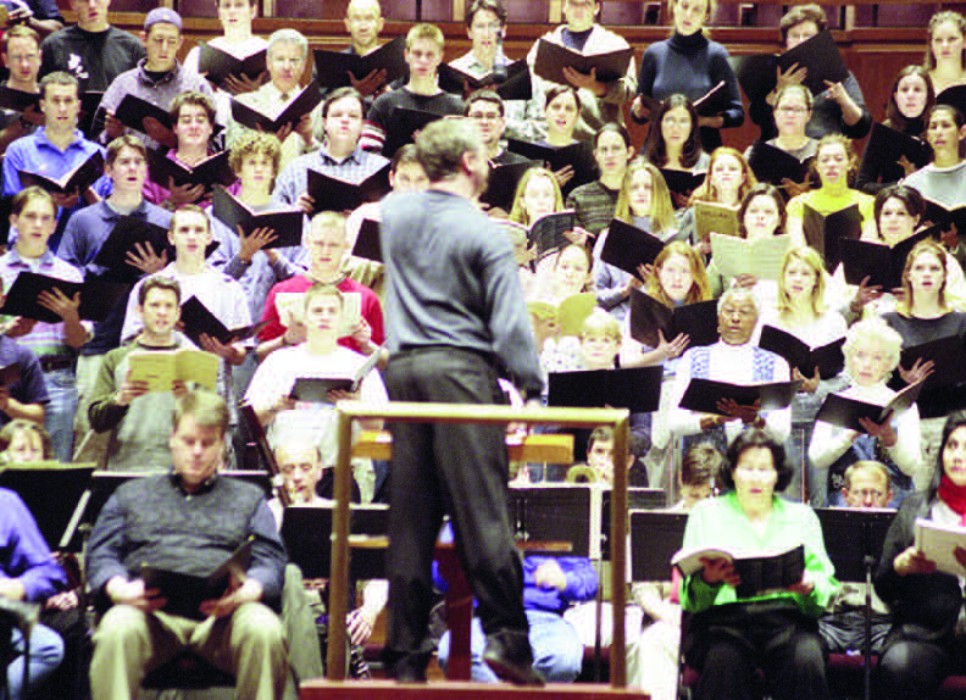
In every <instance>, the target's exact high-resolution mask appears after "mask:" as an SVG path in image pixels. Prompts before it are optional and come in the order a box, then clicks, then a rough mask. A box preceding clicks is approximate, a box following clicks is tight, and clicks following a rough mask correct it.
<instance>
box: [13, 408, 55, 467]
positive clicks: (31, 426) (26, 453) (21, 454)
mask: <svg viewBox="0 0 966 700" xmlns="http://www.w3.org/2000/svg"><path fill="white" fill-rule="evenodd" d="M54 458H55V456H54V441H53V440H52V439H51V437H50V433H48V432H47V431H46V430H45V429H44V426H42V425H41V424H40V423H36V422H34V421H32V420H26V419H24V418H15V419H14V420H12V421H10V422H9V423H7V424H6V425H5V426H3V428H0V464H21V463H23V462H43V461H46V460H50V459H54Z"/></svg>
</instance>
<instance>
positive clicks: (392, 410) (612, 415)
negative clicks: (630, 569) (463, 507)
mask: <svg viewBox="0 0 966 700" xmlns="http://www.w3.org/2000/svg"><path fill="white" fill-rule="evenodd" d="M336 412H337V418H338V436H339V455H338V460H337V461H336V465H335V486H334V489H333V497H334V499H335V502H336V506H335V510H334V511H333V513H332V559H331V561H332V571H331V575H330V581H329V586H330V589H329V605H330V606H331V609H330V610H329V625H330V627H329V644H328V650H327V655H326V677H327V678H328V679H329V680H330V681H340V680H344V679H345V669H346V663H345V655H346V629H345V617H346V614H347V613H348V593H349V589H348V586H349V578H348V574H349V500H350V493H351V480H352V467H351V459H352V457H353V456H354V454H355V452H354V449H355V445H354V444H353V440H352V424H353V423H354V422H355V421H357V420H365V419H379V420H386V421H389V422H397V423H398V422H410V423H468V424H472V423H479V424H488V425H492V424H509V423H523V424H527V425H558V426H561V427H565V428H596V427H598V426H609V427H612V428H613V430H614V456H615V459H614V480H613V495H612V497H611V498H612V506H611V540H612V541H613V542H626V541H627V462H626V460H625V459H623V458H617V456H618V455H626V454H627V448H628V436H629V432H628V431H629V425H630V418H629V413H628V411H627V410H626V409H604V408H525V409H520V408H510V407H507V406H489V405H467V404H436V403H405V402H392V403H388V404H383V405H370V404H363V403H360V402H356V401H340V402H339V403H338V404H337V405H336ZM373 442H374V441H373V440H372V439H367V440H362V441H359V442H357V443H356V444H357V445H361V446H362V448H363V449H370V447H371V445H372V444H373ZM375 442H376V443H378V442H379V440H376V441H375ZM382 442H383V444H385V442H386V441H385V439H382ZM526 443H527V441H526V440H525V441H524V442H523V443H522V444H524V445H526ZM390 444H391V443H390ZM380 449H381V448H380ZM360 454H361V452H360ZM390 546H391V543H390ZM626 557H627V549H626V547H613V548H612V551H611V603H612V605H613V610H614V614H613V630H612V633H611V634H612V637H611V639H612V643H611V655H610V681H611V685H612V686H613V687H615V688H623V687H625V686H626V685H627V672H626V665H625V659H624V641H625V640H624V604H625V602H626V595H625V594H626V591H625V583H624V582H625V580H626V577H625V571H626V565H627V562H626Z"/></svg>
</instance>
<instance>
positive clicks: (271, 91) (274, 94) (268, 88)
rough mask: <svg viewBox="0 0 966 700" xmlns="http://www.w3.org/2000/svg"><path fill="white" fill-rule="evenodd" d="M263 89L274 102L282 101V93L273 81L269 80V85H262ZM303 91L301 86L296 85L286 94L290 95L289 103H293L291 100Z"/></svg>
mask: <svg viewBox="0 0 966 700" xmlns="http://www.w3.org/2000/svg"><path fill="white" fill-rule="evenodd" d="M261 89H262V90H264V91H265V94H266V95H268V97H269V99H271V100H273V101H280V100H281V98H282V91H281V90H279V89H278V86H277V85H275V83H273V82H272V81H271V80H269V81H268V82H267V83H265V84H264V85H262V88H261ZM301 91H302V87H301V86H300V85H296V86H295V87H294V88H292V89H291V91H289V92H288V93H286V94H287V95H288V99H289V101H291V99H292V98H293V97H295V96H296V95H297V94H299V93H300V92H301Z"/></svg>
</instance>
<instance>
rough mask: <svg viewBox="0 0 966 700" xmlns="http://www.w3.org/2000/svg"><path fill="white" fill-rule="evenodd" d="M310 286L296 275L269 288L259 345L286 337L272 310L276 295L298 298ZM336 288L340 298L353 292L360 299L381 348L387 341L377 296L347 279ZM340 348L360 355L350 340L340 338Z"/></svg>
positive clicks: (357, 347) (357, 346)
mask: <svg viewBox="0 0 966 700" xmlns="http://www.w3.org/2000/svg"><path fill="white" fill-rule="evenodd" d="M313 284H315V282H313V281H312V280H310V279H309V278H308V277H306V276H305V275H296V276H295V277H291V278H289V279H287V280H285V281H284V282H279V283H278V284H276V285H275V286H274V287H272V289H271V291H269V293H268V297H266V299H265V311H264V313H263V314H262V320H263V321H266V322H267V323H266V324H265V327H264V328H262V330H261V331H260V332H259V334H258V340H259V341H260V342H265V341H267V340H274V339H275V338H278V337H279V336H280V335H282V334H283V333H285V326H283V325H282V322H281V320H280V319H279V316H278V307H276V306H275V295H276V294H279V293H282V294H285V293H289V294H301V293H303V292H306V291H308V290H309V288H310V287H311V286H312V285H313ZM336 287H337V288H338V290H339V291H340V292H342V293H343V294H349V293H353V292H354V293H356V294H360V295H361V296H362V318H364V319H365V320H366V323H368V324H369V327H370V328H372V342H373V343H375V344H376V345H382V344H383V342H384V341H385V340H386V329H385V326H384V325H383V322H382V306H381V305H380V304H379V297H377V296H376V293H375V292H373V291H372V290H371V289H369V287H367V286H365V285H364V284H360V283H359V282H356V281H355V280H353V279H349V278H348V277H346V278H345V279H344V280H342V281H341V282H339V284H337V285H336ZM339 345H342V346H343V347H347V348H349V349H350V350H355V351H356V352H362V348H360V347H359V344H358V343H357V342H356V341H355V340H353V339H352V337H350V336H346V337H345V338H339Z"/></svg>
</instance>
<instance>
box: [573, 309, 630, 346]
mask: <svg viewBox="0 0 966 700" xmlns="http://www.w3.org/2000/svg"><path fill="white" fill-rule="evenodd" d="M592 334H600V335H603V336H604V337H606V338H607V339H608V340H614V341H616V342H617V343H618V344H620V342H621V340H622V339H623V334H622V333H621V324H620V323H619V322H618V321H617V319H616V318H614V317H613V316H611V315H610V314H609V313H607V312H606V311H604V310H603V309H601V308H596V309H594V310H593V311H591V312H590V316H588V317H587V318H586V319H585V320H584V322H583V324H582V325H581V326H580V336H579V337H580V340H581V341H583V340H584V338H585V337H587V336H588V335H592Z"/></svg>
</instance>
